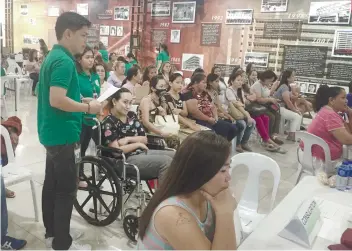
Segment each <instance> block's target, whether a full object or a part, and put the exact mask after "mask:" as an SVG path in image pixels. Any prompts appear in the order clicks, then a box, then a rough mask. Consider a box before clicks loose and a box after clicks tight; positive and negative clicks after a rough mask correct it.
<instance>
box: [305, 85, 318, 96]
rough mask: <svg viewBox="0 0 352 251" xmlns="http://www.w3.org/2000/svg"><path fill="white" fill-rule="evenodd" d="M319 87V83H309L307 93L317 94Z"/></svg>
mask: <svg viewBox="0 0 352 251" xmlns="http://www.w3.org/2000/svg"><path fill="white" fill-rule="evenodd" d="M318 88H319V85H318V84H309V85H308V90H307V93H311V94H315V93H317V90H318Z"/></svg>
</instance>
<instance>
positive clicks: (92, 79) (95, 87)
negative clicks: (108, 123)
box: [78, 72, 100, 126]
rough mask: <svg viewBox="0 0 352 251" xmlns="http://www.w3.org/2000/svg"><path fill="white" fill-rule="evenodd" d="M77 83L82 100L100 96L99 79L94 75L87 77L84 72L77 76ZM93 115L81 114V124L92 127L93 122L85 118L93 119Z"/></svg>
mask: <svg viewBox="0 0 352 251" xmlns="http://www.w3.org/2000/svg"><path fill="white" fill-rule="evenodd" d="M78 82H79V87H80V90H81V95H82V96H83V97H84V98H95V97H94V94H95V95H96V98H97V97H98V96H99V95H100V78H99V75H98V74H96V73H92V75H91V76H88V75H87V74H86V73H85V72H81V73H80V74H78ZM95 117H96V115H94V114H85V113H83V123H84V124H86V125H89V126H94V125H95V121H93V120H86V119H85V118H95Z"/></svg>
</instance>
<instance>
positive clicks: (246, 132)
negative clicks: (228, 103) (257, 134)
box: [236, 120, 255, 146]
mask: <svg viewBox="0 0 352 251" xmlns="http://www.w3.org/2000/svg"><path fill="white" fill-rule="evenodd" d="M236 126H238V127H239V128H243V129H242V131H241V132H240V134H239V135H238V137H237V139H236V145H237V146H238V145H245V144H247V143H248V140H249V138H250V136H251V134H252V132H253V130H254V128H255V121H253V124H251V125H250V126H249V125H248V124H247V122H246V121H244V120H236Z"/></svg>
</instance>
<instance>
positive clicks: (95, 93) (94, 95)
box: [80, 76, 98, 100]
mask: <svg viewBox="0 0 352 251" xmlns="http://www.w3.org/2000/svg"><path fill="white" fill-rule="evenodd" d="M89 82H90V84H91V85H92V88H93V99H97V98H98V93H97V90H96V88H95V84H94V83H93V82H92V76H90V77H89ZM80 97H81V100H83V99H84V97H83V95H82V94H80Z"/></svg>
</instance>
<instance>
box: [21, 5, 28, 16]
mask: <svg viewBox="0 0 352 251" xmlns="http://www.w3.org/2000/svg"><path fill="white" fill-rule="evenodd" d="M20 13H21V16H27V15H28V5H27V4H21V6H20Z"/></svg>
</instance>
